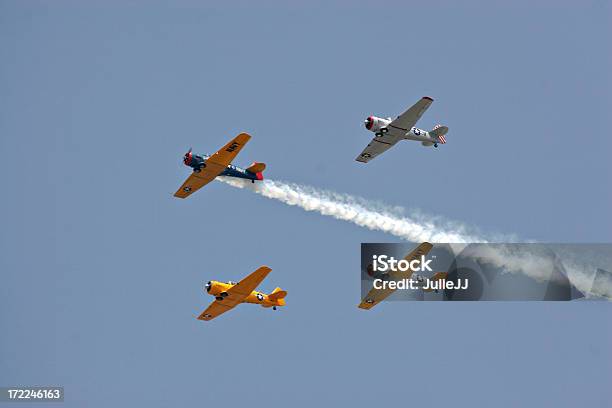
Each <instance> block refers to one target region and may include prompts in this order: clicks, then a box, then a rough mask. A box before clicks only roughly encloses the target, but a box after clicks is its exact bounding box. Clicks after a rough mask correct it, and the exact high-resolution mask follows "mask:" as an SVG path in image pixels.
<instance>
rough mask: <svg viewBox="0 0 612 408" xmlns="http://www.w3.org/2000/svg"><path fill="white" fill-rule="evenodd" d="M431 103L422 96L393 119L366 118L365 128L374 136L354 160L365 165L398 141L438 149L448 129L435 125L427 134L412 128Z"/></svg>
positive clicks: (444, 139) (426, 97)
mask: <svg viewBox="0 0 612 408" xmlns="http://www.w3.org/2000/svg"><path fill="white" fill-rule="evenodd" d="M432 103H433V99H432V98H430V97H429V96H424V97H422V98H421V100H420V101H418V102H417V103H415V104H414V105H413V106H412V107H410V108H409V109H408V110H407V111H406V112H404V113H402V114H401V115H399V116H398V117H397V118H395V119H391V118H387V119H384V118H379V117H377V116H370V117H368V118H367V119H366V120H365V122H364V124H365V127H366V129H368V130H369V131H371V132H374V133H375V135H376V136H375V137H374V139H372V141H371V142H370V144H368V146H367V147H366V148H365V149H364V150H363V152H361V154H360V155H359V156H357V158H356V159H355V160H357V161H358V162H362V163H367V162H369V161H370V160H372V159H373V158H375V157H376V156H378V155H379V154H381V153H384V152H385V151H387V150H388V149H390V148H391V147H393V146H394V145H395V144H396V143H397V142H399V141H400V140H416V141H419V142H421V144H422V145H423V146H434V147H438V144H445V143H446V136H445V135H446V133H447V132H448V127H446V126H441V125H436V126H434V128H433V129H432V130H430V131H429V132H428V131H426V130H423V129H419V128H417V127H415V126H414V125H416V123H417V122H418V120H419V119H420V118H421V116H423V113H425V111H426V110H427V108H429V106H430V105H431V104H432Z"/></svg>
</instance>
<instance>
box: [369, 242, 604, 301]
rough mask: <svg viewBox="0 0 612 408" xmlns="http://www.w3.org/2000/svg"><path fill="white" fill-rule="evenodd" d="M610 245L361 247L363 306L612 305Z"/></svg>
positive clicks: (475, 244) (443, 244)
mask: <svg viewBox="0 0 612 408" xmlns="http://www.w3.org/2000/svg"><path fill="white" fill-rule="evenodd" d="M610 271H612V244H554V243H549V244H543V243H525V244H523V243H518V244H517V243H507V244H482V243H473V244H469V243H468V244H464V243H461V244H454V243H442V244H431V243H428V242H423V243H414V244H408V243H398V244H374V243H371V244H362V245H361V299H362V302H361V304H360V307H362V308H364V309H367V308H371V307H373V305H376V304H378V303H379V302H381V301H383V300H412V301H415V300H420V301H440V300H444V301H457V300H470V301H477V300H488V301H491V300H503V301H508V300H521V301H525V300H530V301H560V300H561V301H567V300H603V301H610V300H611V299H612V273H611V272H610Z"/></svg>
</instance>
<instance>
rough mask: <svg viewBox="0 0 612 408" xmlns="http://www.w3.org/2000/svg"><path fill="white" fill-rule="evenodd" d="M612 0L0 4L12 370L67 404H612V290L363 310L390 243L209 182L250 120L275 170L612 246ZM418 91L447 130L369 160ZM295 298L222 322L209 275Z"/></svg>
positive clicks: (6, 368)
mask: <svg viewBox="0 0 612 408" xmlns="http://www.w3.org/2000/svg"><path fill="white" fill-rule="evenodd" d="M610 15H611V13H610V4H609V3H608V2H605V1H596V2H538V4H535V5H532V4H528V3H527V2H525V3H519V4H516V5H502V4H501V3H500V4H497V5H492V4H489V3H488V2H465V3H463V4H462V5H458V4H454V3H447V2H434V3H431V4H428V5H425V4H418V5H410V4H403V3H399V2H398V3H394V2H390V3H378V2H377V3H374V2H360V3H355V4H353V3H348V2H341V3H333V4H326V3H312V4H311V5H309V6H297V5H283V4H279V3H274V2H266V3H263V4H261V5H258V6H255V5H251V4H250V3H247V2H243V3H232V4H228V5H223V6H222V5H215V4H212V3H199V2H178V3H173V4H168V3H163V2H153V3H147V4H145V3H141V2H130V3H129V4H127V5H126V4H123V3H122V2H104V3H103V2H97V3H90V4H87V5H85V4H82V3H80V2H61V1H60V2H53V3H51V2H10V1H3V2H0V60H1V61H2V64H0V87H1V88H0V89H1V92H0V95H2V96H1V97H0V135H1V138H0V143H1V144H0V155H1V158H2V160H0V177H1V180H2V185H3V186H4V188H5V194H4V197H3V200H2V201H1V202H0V209H1V210H2V214H3V223H2V224H3V228H2V229H1V230H0V231H1V233H0V237H1V240H2V248H3V251H2V256H1V257H0V267H1V270H2V277H3V284H2V285H0V306H1V307H0V322H1V323H2V324H3V328H4V329H3V330H2V336H0V385H16V384H22V385H35V384H40V385H45V384H58V385H63V386H65V388H66V402H65V406H67V407H73V406H74V407H80V406H89V407H105V406H109V405H128V404H129V405H143V406H150V407H157V406H160V407H161V406H170V405H178V406H194V405H200V406H202V405H204V406H207V405H210V404H224V405H227V406H237V405H244V404H248V403H256V404H283V405H287V406H296V407H307V406H312V405H314V404H320V403H322V402H325V403H327V404H331V403H342V404H351V406H372V405H373V404H377V405H378V404H381V403H384V404H389V405H391V404H406V403H409V404H410V403H411V404H414V405H419V406H436V405H442V404H451V403H452V404H454V405H456V406H480V405H485V404H486V405H497V406H517V405H555V406H575V405H576V404H580V405H582V406H607V405H609V403H610V396H609V393H607V392H606V390H607V387H608V385H609V383H610V375H611V374H610V372H611V366H610V361H612V359H611V357H612V353H611V351H610V348H609V344H611V340H612V329H611V328H610V325H609V324H607V322H609V319H610V307H609V303H606V302H593V303H590V302H576V303H567V304H565V303H564V304H553V303H549V304H547V303H529V304H526V303H476V304H468V303H466V304H457V303H453V304H450V303H449V304H443V303H427V304H416V303H408V302H390V303H386V304H383V305H381V306H380V307H379V308H378V309H377V310H372V311H371V312H369V313H368V312H363V311H361V310H358V309H357V307H356V305H357V303H358V302H359V291H360V281H359V276H360V275H359V248H360V243H361V242H394V241H395V238H394V237H392V236H388V235H385V234H383V233H381V232H373V231H369V230H366V229H362V228H359V227H357V226H354V225H352V224H348V223H344V222H341V221H337V220H333V219H329V218H326V217H322V216H320V215H317V214H313V213H306V212H303V211H302V210H300V209H297V208H292V207H287V206H285V205H284V204H281V203H278V202H275V201H270V200H267V199H265V198H263V197H260V196H257V195H254V194H252V193H249V192H247V191H242V190H237V189H233V188H232V187H230V186H227V185H225V184H222V183H213V184H211V185H209V186H207V188H206V189H205V190H202V191H200V192H198V193H197V194H195V195H194V196H193V197H191V198H190V199H189V200H185V201H180V200H177V199H175V198H173V197H172V194H173V193H174V191H175V190H176V189H177V188H178V186H180V184H181V183H182V181H183V179H184V178H185V177H186V176H187V175H188V169H187V168H185V167H184V166H183V165H182V163H181V157H182V154H184V152H185V151H186V150H187V148H188V147H189V146H193V148H194V150H196V151H198V152H202V153H212V152H214V151H215V150H216V149H218V148H219V147H220V146H222V145H223V144H224V143H225V142H226V141H227V140H229V139H230V138H231V137H232V136H234V135H235V134H237V133H239V132H241V131H247V132H249V133H250V134H252V135H253V139H252V140H251V141H250V142H249V144H248V145H247V147H246V148H245V149H244V150H243V151H242V153H241V154H240V155H239V157H238V159H237V160H236V163H235V164H237V165H248V164H249V163H251V162H252V161H254V160H257V161H263V162H265V163H267V164H268V168H267V170H266V176H267V177H270V178H273V179H282V180H287V181H293V182H298V183H303V184H308V185H314V186H318V187H322V188H326V189H331V190H335V191H339V192H345V193H350V194H355V195H359V196H363V197H366V198H369V199H373V200H380V201H383V202H385V203H388V204H391V205H398V206H403V207H405V208H408V209H412V208H419V209H421V210H423V211H426V212H428V213H431V214H434V215H443V216H445V217H448V218H450V219H454V220H459V221H462V222H465V223H467V224H469V225H474V226H477V227H479V228H481V229H483V230H484V231H491V232H502V233H514V234H517V236H519V237H521V238H524V239H534V240H538V241H543V242H610V241H611V240H612V233H611V231H612V221H611V218H610V217H609V215H608V211H609V208H610V207H611V204H612V193H611V191H610V188H609V179H610V175H611V170H612V164H611V163H610V160H609V155H610V151H611V148H612V141H611V139H610V137H608V136H607V134H606V132H607V127H608V121H607V119H608V116H609V115H608V113H609V111H610V107H611V105H610V94H611V93H610V91H611V84H610V75H609V72H610V69H611V68H612V67H611V65H612V64H611V61H610V53H609V52H608V51H609V40H606V38H610V35H611V34H612V33H611V28H610V27H611V25H610ZM423 95H430V96H432V97H433V98H434V99H435V102H434V104H433V105H432V106H431V108H430V109H429V110H428V112H427V113H426V114H425V115H424V117H423V118H422V120H421V121H420V122H419V126H420V127H422V128H427V129H430V128H431V127H433V125H434V124H436V123H444V124H446V125H448V126H449V127H450V132H449V134H448V137H447V139H448V144H446V145H444V146H441V148H439V149H425V148H422V147H421V146H419V145H418V144H416V143H407V142H406V143H401V144H400V145H398V146H397V147H396V148H394V149H393V150H391V151H389V152H387V153H386V154H385V155H384V156H382V157H380V158H378V159H376V160H375V161H373V162H371V163H369V164H368V165H367V166H364V165H363V164H361V163H357V162H355V161H354V158H355V157H356V155H357V154H358V153H359V152H360V151H361V150H362V149H363V147H364V146H365V145H366V144H367V142H368V141H369V140H370V138H371V134H370V133H368V132H367V131H366V130H365V129H364V128H363V124H362V122H363V119H364V118H365V117H367V116H368V115H370V114H377V115H380V116H394V115H396V114H397V113H399V112H401V111H402V110H404V109H405V108H406V107H407V106H409V105H411V104H412V103H414V102H415V101H416V100H418V99H419V98H420V97H421V96H423ZM261 264H267V265H269V266H271V267H272V268H273V271H272V273H271V274H270V275H269V277H268V279H267V280H266V281H265V282H264V284H263V285H262V286H261V289H262V290H264V291H269V290H272V289H273V288H274V287H275V286H281V287H283V288H285V289H287V290H288V292H289V295H288V297H287V307H285V308H283V309H282V310H279V311H277V312H272V311H271V310H263V309H259V308H257V307H253V306H251V307H249V306H248V305H243V306H241V307H240V308H238V309H237V310H235V311H234V312H233V313H232V314H228V315H227V316H223V318H220V319H218V320H215V321H214V322H212V323H209V324H206V323H203V322H200V321H197V320H196V319H195V316H197V315H198V314H199V313H200V312H201V310H203V308H204V307H206V305H207V304H208V303H209V302H210V301H211V300H212V299H211V298H210V297H208V296H206V295H205V294H204V293H203V292H202V286H203V284H204V283H205V282H206V281H208V280H210V279H222V280H229V279H232V280H238V279H240V278H241V277H242V276H244V275H246V274H247V273H249V272H250V271H252V270H254V269H255V268H256V267H258V266H259V265H261Z"/></svg>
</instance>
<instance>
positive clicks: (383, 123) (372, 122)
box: [363, 116, 391, 132]
mask: <svg viewBox="0 0 612 408" xmlns="http://www.w3.org/2000/svg"><path fill="white" fill-rule="evenodd" d="M389 123H391V121H390V120H389V119H383V118H379V117H378V116H368V118H367V119H366V120H365V121H364V122H363V124H364V125H365V128H366V129H368V130H369V131H370V132H378V131H379V130H380V129H382V128H384V127H387V125H388V124H389Z"/></svg>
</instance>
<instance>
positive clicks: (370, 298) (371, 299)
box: [358, 242, 433, 310]
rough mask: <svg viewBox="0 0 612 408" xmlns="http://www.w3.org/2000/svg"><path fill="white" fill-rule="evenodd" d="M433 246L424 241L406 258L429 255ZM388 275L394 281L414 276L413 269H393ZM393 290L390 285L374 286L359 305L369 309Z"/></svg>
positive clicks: (411, 258)
mask: <svg viewBox="0 0 612 408" xmlns="http://www.w3.org/2000/svg"><path fill="white" fill-rule="evenodd" d="M431 248H433V245H432V244H430V243H429V242H423V243H422V244H421V245H419V246H417V247H416V248H415V249H413V250H412V252H410V253H409V254H408V255H406V257H405V258H404V259H405V260H406V261H408V262H410V261H412V260H413V259H417V258H420V257H421V255H427V254H428V253H429V251H431ZM388 276H389V280H394V281H398V280H401V279H410V277H411V276H412V271H405V272H402V271H391V272H389V274H388ZM393 292H395V289H389V288H388V287H385V288H384V289H375V288H372V289H371V290H370V292H369V293H368V294H367V295H366V297H364V298H363V300H362V301H361V303H360V304H359V306H358V307H359V308H360V309H366V310H369V309H371V308H373V307H374V306H376V305H377V304H379V303H380V302H382V301H383V300H385V299H386V298H388V297H389V296H390V295H391V294H392V293H393Z"/></svg>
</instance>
